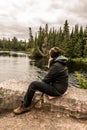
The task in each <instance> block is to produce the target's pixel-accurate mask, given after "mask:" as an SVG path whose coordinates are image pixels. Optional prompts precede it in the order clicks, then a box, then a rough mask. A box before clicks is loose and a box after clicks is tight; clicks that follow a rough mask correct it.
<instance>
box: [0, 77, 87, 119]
mask: <svg viewBox="0 0 87 130" xmlns="http://www.w3.org/2000/svg"><path fill="white" fill-rule="evenodd" d="M28 85H29V82H27V81H17V80H14V79H13V80H8V81H4V82H2V83H1V84H0V110H5V109H6V110H11V109H14V108H15V107H17V106H18V105H19V104H20V101H21V100H22V99H23V96H24V94H25V92H26V90H27V88H28ZM40 94H41V93H40ZM38 97H40V95H39V96H38V94H36V95H35V100H37V99H38ZM40 103H42V104H40V105H41V106H42V107H43V108H45V109H47V108H49V110H50V111H54V112H58V111H59V112H62V113H66V114H68V115H70V116H74V117H76V118H87V90H84V89H80V88H76V87H69V88H68V90H67V93H65V94H64V95H62V96H61V97H57V98H54V99H51V100H50V99H49V98H48V96H47V95H45V94H44V96H43V102H40Z"/></svg>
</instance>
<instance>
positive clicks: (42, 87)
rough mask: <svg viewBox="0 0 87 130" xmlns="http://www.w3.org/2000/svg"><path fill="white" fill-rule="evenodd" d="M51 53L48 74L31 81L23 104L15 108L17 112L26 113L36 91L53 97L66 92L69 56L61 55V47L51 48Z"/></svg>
mask: <svg viewBox="0 0 87 130" xmlns="http://www.w3.org/2000/svg"><path fill="white" fill-rule="evenodd" d="M49 54H50V58H49V61H48V66H49V71H48V73H47V75H46V76H45V77H44V79H43V80H42V81H33V82H31V84H30V85H29V87H28V90H27V92H26V94H25V96H24V99H23V101H22V102H21V105H20V106H19V107H18V108H16V109H14V110H13V112H14V113H15V114H21V113H24V112H26V111H27V110H28V109H29V107H30V106H31V102H32V99H33V96H34V94H35V92H36V91H40V92H42V93H45V94H47V95H49V96H53V97H56V96H61V95H62V94H64V93H65V92H66V90H67V87H68V69H67V66H66V63H67V58H66V57H64V56H62V55H61V49H60V48H59V47H53V48H51V49H50V52H49Z"/></svg>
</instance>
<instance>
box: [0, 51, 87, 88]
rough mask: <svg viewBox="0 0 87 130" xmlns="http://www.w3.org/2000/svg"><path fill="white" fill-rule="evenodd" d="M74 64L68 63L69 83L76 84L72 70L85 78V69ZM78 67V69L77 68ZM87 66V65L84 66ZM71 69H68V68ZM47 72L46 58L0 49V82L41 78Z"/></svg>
mask: <svg viewBox="0 0 87 130" xmlns="http://www.w3.org/2000/svg"><path fill="white" fill-rule="evenodd" d="M79 67H80V65H79V66H78V65H77V66H76V65H75V64H72V63H69V84H70V85H74V86H77V84H78V81H77V79H76V76H75V74H74V71H76V70H78V71H80V72H81V73H82V74H83V75H85V77H86V78H87V71H84V70H82V67H83V66H82V65H81V67H80V68H79ZM78 68H79V69H78ZM85 68H87V67H85ZM71 69H72V70H73V71H70V70H71ZM46 73H47V59H46V58H45V59H44V58H43V59H40V60H36V61H35V60H34V59H30V58H29V56H28V55H27V54H25V53H19V52H13V51H10V52H9V51H0V82H2V81H5V80H9V79H17V80H23V81H29V82H32V81H34V80H41V79H42V78H43V77H44V76H45V75H46Z"/></svg>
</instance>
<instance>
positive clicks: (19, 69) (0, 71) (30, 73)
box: [0, 51, 45, 82]
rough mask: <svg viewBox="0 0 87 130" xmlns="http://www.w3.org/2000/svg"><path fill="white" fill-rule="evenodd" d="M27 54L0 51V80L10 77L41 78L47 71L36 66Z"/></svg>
mask: <svg viewBox="0 0 87 130" xmlns="http://www.w3.org/2000/svg"><path fill="white" fill-rule="evenodd" d="M31 63H32V64H31ZM33 63H34V62H32V60H31V59H30V58H29V57H28V55H27V54H24V53H18V52H2V51H1V52H0V82H2V81H4V80H8V79H17V80H24V81H30V82H31V81H33V80H37V79H38V80H39V77H41V76H43V75H44V73H45V71H43V70H41V69H40V68H38V67H36V66H35V65H34V64H33Z"/></svg>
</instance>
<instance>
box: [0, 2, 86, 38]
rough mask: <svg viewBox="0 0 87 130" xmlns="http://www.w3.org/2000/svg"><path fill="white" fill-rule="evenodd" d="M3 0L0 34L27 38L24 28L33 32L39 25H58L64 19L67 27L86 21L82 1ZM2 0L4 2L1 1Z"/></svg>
mask: <svg viewBox="0 0 87 130" xmlns="http://www.w3.org/2000/svg"><path fill="white" fill-rule="evenodd" d="M9 1H10V2H9V3H8V0H7V1H5V0H3V3H2V4H1V6H0V36H2V37H3V36H6V37H7V36H8V37H13V36H16V37H18V38H20V39H24V38H25V39H28V27H32V30H33V32H35V31H37V30H38V28H39V26H40V25H41V26H45V24H46V23H48V24H49V26H50V27H53V26H54V27H57V28H58V27H60V26H63V25H64V22H65V20H66V19H67V20H68V21H69V25H70V26H74V25H75V24H80V25H83V26H86V24H87V13H86V12H87V8H86V5H87V1H86V0H73V1H71V0H67V1H65V0H47V1H40V0H32V1H31V0H13V1H11V0H9ZM4 2H5V3H4ZM0 3H1V2H0Z"/></svg>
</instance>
